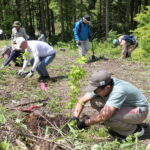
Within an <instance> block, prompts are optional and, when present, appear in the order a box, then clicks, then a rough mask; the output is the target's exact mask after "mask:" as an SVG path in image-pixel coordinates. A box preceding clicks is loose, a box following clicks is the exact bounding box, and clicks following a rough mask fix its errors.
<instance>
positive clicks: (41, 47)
mask: <svg viewBox="0 0 150 150" xmlns="http://www.w3.org/2000/svg"><path fill="white" fill-rule="evenodd" d="M27 44H28V47H27V49H26V50H25V52H29V53H32V54H33V57H34V64H33V66H32V69H31V70H32V71H35V70H36V68H37V66H38V64H39V62H40V57H46V56H49V55H52V54H54V53H55V51H54V49H53V47H51V46H50V45H49V44H47V43H46V42H42V41H34V40H33V41H27ZM24 59H25V60H24V64H23V68H25V67H26V66H27V63H28V60H29V58H28V59H27V58H24Z"/></svg>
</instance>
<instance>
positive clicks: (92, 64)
mask: <svg viewBox="0 0 150 150" xmlns="http://www.w3.org/2000/svg"><path fill="white" fill-rule="evenodd" d="M89 57H90V55H89ZM76 58H77V55H73V54H72V53H71V52H67V51H59V50H57V56H56V58H55V60H54V61H53V62H52V63H51V64H50V65H49V66H48V71H49V74H50V76H51V78H53V79H56V82H48V83H47V87H48V91H51V90H53V91H56V95H57V97H59V99H60V103H61V104H62V105H65V104H66V103H67V102H68V101H69V99H70V98H69V96H68V92H69V86H68V78H67V73H68V72H69V71H70V69H71V65H73V64H74V62H75V59H76ZM80 66H81V67H82V68H83V69H85V70H86V71H87V74H86V77H85V78H84V79H83V80H82V81H81V83H82V84H81V94H80V96H82V95H83V94H84V87H85V86H86V85H87V84H88V80H89V78H90V76H91V74H92V73H93V72H95V71H97V70H100V69H104V70H107V71H109V72H111V73H112V76H113V77H116V78H119V79H123V80H126V81H129V82H131V83H133V84H134V85H136V86H137V87H138V88H140V89H141V91H142V92H143V93H144V94H145V95H146V97H147V99H148V100H149V102H150V63H149V62H139V61H137V62H136V61H132V59H123V60H122V59H108V58H105V57H99V58H98V59H96V60H95V61H89V62H88V63H86V64H82V65H81V64H80ZM9 68H10V69H11V70H13V69H16V68H14V67H13V66H11V67H9ZM17 69H18V68H17ZM36 78H37V74H36V75H35V76H34V77H32V80H34V81H33V84H34V85H33V86H34V87H35V88H38V86H39V83H38V82H36V80H37V79H36ZM8 80H9V82H7V83H6V84H4V85H3V88H2V87H1V88H0V96H1V97H5V98H6V99H8V100H9V99H12V96H11V95H12V93H14V92H21V91H23V90H24V89H25V88H29V87H28V86H24V84H27V83H26V80H24V79H19V81H18V80H17V79H12V78H10V77H9V79H8ZM33 92H34V91H32V94H33ZM47 96H51V95H49V92H47ZM22 98H24V95H23V96H22ZM66 111H68V110H66ZM69 112H71V111H70V110H69ZM94 113H95V111H94V110H92V109H91V107H90V105H89V104H87V105H86V106H85V109H84V111H83V114H88V115H89V114H90V116H91V115H92V114H94ZM61 115H63V112H62V113H61ZM32 117H33V116H32V115H31V118H32ZM60 118H61V117H60ZM149 118H150V114H149V116H148V117H147V120H146V121H145V124H146V134H145V136H144V138H143V143H145V144H148V143H150V119H149ZM29 119H30V118H29ZM29 119H28V120H27V121H26V124H27V125H28V126H30V127H31V128H33V131H34V130H36V127H35V126H33V124H32V122H33V123H34V122H35V121H36V120H35V121H34V119H35V118H34V119H33V120H32V119H31V120H29ZM36 124H39V123H35V125H36Z"/></svg>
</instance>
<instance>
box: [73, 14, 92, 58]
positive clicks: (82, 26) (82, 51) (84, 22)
mask: <svg viewBox="0 0 150 150" xmlns="http://www.w3.org/2000/svg"><path fill="white" fill-rule="evenodd" d="M89 21H90V16H88V15H85V16H84V17H83V18H82V19H81V20H80V21H78V22H76V24H75V27H74V30H73V31H74V38H75V41H76V43H77V46H78V49H79V55H80V56H85V55H86V53H87V51H88V50H89V48H90V43H89V37H90V36H91V29H90V26H89Z"/></svg>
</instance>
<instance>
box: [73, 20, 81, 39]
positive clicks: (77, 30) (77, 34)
mask: <svg viewBox="0 0 150 150" xmlns="http://www.w3.org/2000/svg"><path fill="white" fill-rule="evenodd" d="M79 26H80V23H79V22H78V23H77V24H76V25H75V28H74V38H75V40H76V41H79V28H80V27H79Z"/></svg>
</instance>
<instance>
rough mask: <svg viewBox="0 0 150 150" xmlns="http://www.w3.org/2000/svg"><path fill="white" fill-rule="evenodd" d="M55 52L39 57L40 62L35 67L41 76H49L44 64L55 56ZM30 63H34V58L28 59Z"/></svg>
mask: <svg viewBox="0 0 150 150" xmlns="http://www.w3.org/2000/svg"><path fill="white" fill-rule="evenodd" d="M55 55H56V54H55V53H53V54H51V55H49V56H45V57H40V63H39V65H38V66H37V68H36V71H37V72H38V74H39V75H40V76H42V77H45V76H49V74H48V72H47V69H46V66H47V65H48V64H49V63H51V62H52V60H53V59H54V58H55ZM30 63H31V65H33V64H34V58H32V59H31V61H30Z"/></svg>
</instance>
